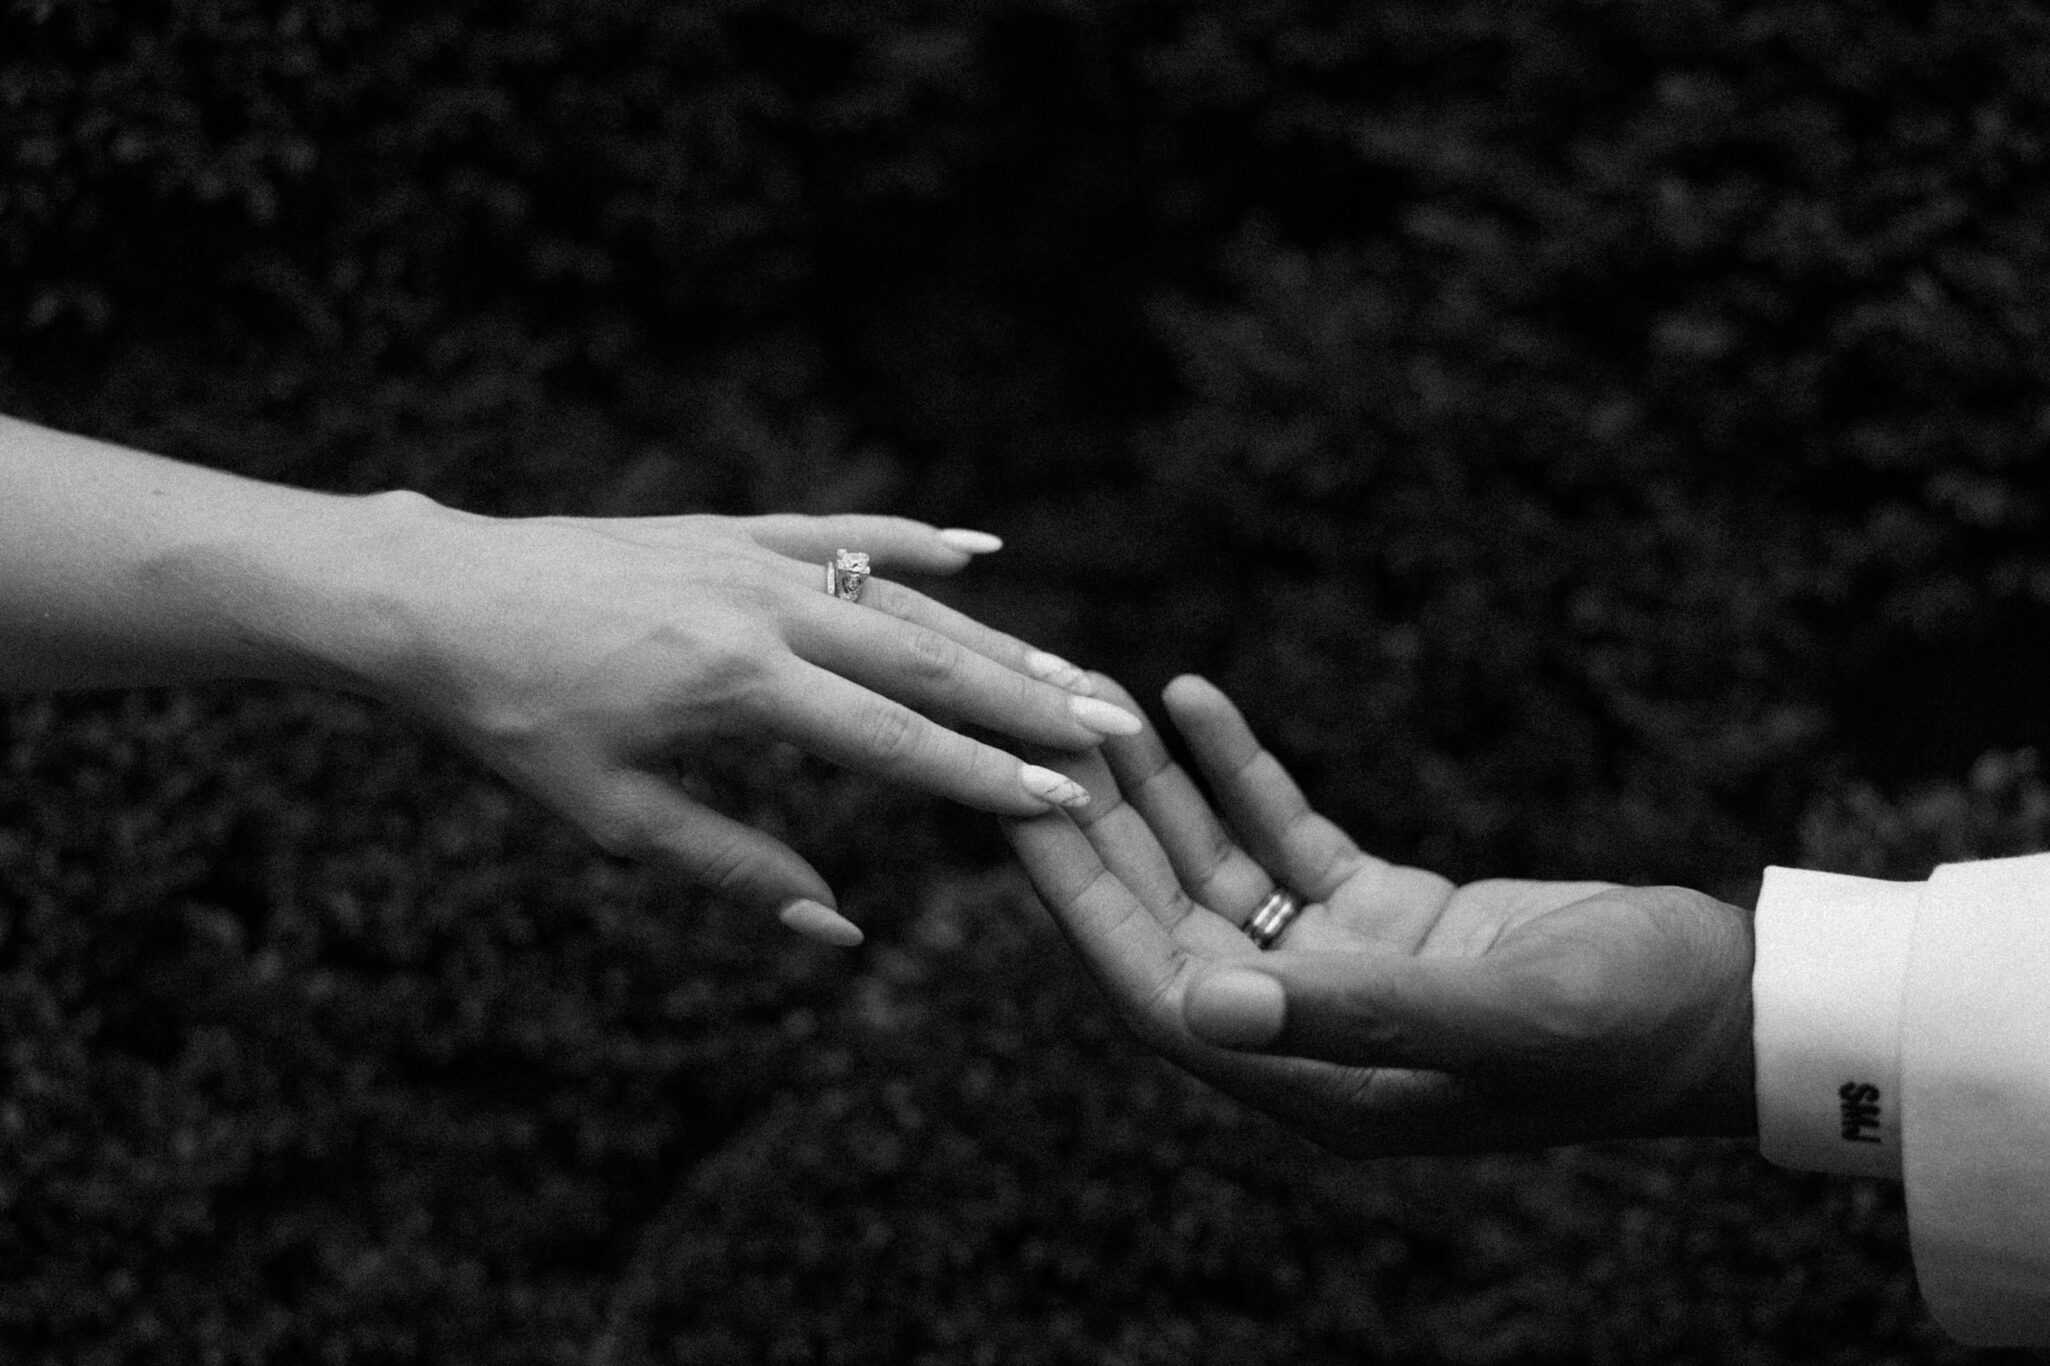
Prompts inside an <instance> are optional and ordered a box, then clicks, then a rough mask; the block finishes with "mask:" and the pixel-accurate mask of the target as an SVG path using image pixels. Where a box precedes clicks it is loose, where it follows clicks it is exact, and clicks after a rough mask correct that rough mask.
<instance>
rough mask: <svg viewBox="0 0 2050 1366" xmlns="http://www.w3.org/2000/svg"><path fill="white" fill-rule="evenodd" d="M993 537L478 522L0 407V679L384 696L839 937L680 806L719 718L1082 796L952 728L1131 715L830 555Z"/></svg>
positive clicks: (1002, 786)
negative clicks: (683, 779) (855, 573)
mask: <svg viewBox="0 0 2050 1366" xmlns="http://www.w3.org/2000/svg"><path fill="white" fill-rule="evenodd" d="M999 544H1000V543H999V542H997V540H996V538H994V537H991V536H988V535H985V534H983V533H981V532H974V531H967V530H961V529H953V530H942V529H939V528H935V527H931V526H927V525H925V524H924V523H921V522H912V521H906V520H903V519H900V518H893V517H866V516H847V517H824V518H813V517H799V516H771V517H754V518H728V517H714V516H682V517H650V518H623V519H595V518H571V517H539V518H523V519H508V518H493V517H481V516H474V515H471V514H468V513H462V512H457V511H454V510H452V509H449V508H445V507H441V506H439V505H438V504H436V503H434V502H432V501H431V500H429V499H426V498H424V497H421V496H419V495H417V494H407V493H388V494H377V495H373V496H370V497H340V496H335V495H327V494H317V493H309V492H306V491H304V490H299V489H290V488H285V487H282V486H279V485H274V484H265V483H262V482H259V481H256V480H250V479H242V478H237V477H235V476H231V475H227V474H223V473H220V472H218V471H214V470H208V469H204V468H201V467H198V466H193V465H187V464H182V463H180V462H177V461H171V460H165V459H161V458H159V457H156V456H151V455H146V454H144V453H142V452H138V451H132V450H127V449H124V448H122V447H118V446H113V445H109V444H108V443H105V442H100V441H94V440H91V439H88V438H84V437H78V436H70V435H67V434H64V433H61V432H53V431H50V430H48V429H47V428H41V427H36V426H33V425H31V424H28V423H23V422H17V421H12V420H9V419H4V418H0V645H4V646H6V647H7V648H5V649H0V689H50V688H75V687H125V686H147V685H157V684H167V683H187V682H205V681H210V680H216V679H229V678H263V679H272V680H277V681H284V682H293V683H307V684H314V685H318V686H326V687H341V688H347V689H350V690H353V691H358V692H362V693H366V694H368V695H370V696H373V697H376V698H379V699H381V700H383V701H386V702H389V703H392V704H394V705H396V706H399V707H402V708H404V709H406V710H408V711H410V712H412V713H414V714H416V715H418V716H420V717H422V718H424V719H426V720H427V721H428V722H430V723H431V724H433V725H436V726H438V727H440V728H441V729H443V730H445V731H447V732H448V733H450V734H451V735H453V736H454V737H455V738H456V739H458V740H459V741H461V742H462V743H463V744H464V745H466V746H467V747H468V748H469V749H470V750H471V751H473V752H474V753H475V754H476V755H477V756H478V757H479V758H481V759H482V760H483V761H484V762H486V763H487V764H489V765H491V766H492V767H493V768H495V769H497V770H498V771H500V772H501V773H503V774H504V775H505V776H506V777H508V778H510V779H511V780H512V781H513V782H515V783H517V784H519V785H520V786H522V787H524V788H526V789H527V790H528V791H530V792H532V793H533V794H535V795H536V796H538V797H540V798H541V799H542V800H543V801H545V802H547V803H548V804H549V805H551V806H552V807H554V808H555V809H556V810H557V811H559V812H561V813H562V814H563V815H565V816H567V817H568V818H569V819H571V820H573V821H575V822H576V823H578V824H579V825H581V826H582V827H583V828H584V829H585V830H587V831H588V832H589V833H590V834H591V835H592V836H593V838H595V839H596V840H597V841H598V842H599V843H600V844H602V845H604V846H605V847H606V848H608V849H611V850H613V851H615V852H618V853H620V854H624V855H629V856H632V857H636V858H642V859H646V860H649V861H651V862H652V863H654V864H657V865H659V866H661V867H663V868H665V869H668V870H669V871H671V872H672V873H674V874H676V875H677V876H679V877H681V878H683V879H686V880H688V881H691V882H694V883H699V884H703V885H706V886H710V887H712V888H715V889H717V890H719V891H721V892H724V893H726V894H728V895H730V896H733V897H735V898H738V899H741V900H745V901H750V902H756V903H759V904H762V905H764V906H768V907H774V908H777V909H778V910H779V912H780V913H781V914H782V916H783V918H784V922H785V923H786V924H788V925H790V926H791V927H792V928H794V929H797V930H799V931H800V932H802V933H807V934H810V935H812V936H813V937H814V938H818V939H821V940H824V941H825V942H828V943H836V944H850V943H855V942H859V940H860V937H861V936H860V931H859V930H858V929H856V928H855V927H854V926H853V925H851V924H849V923H848V922H847V921H846V920H845V919H844V918H842V917H840V916H839V915H838V913H837V911H836V910H835V908H834V899H833V894H832V891H831V889H830V888H828V887H827V886H826V884H825V882H824V881H823V880H822V879H821V878H820V877H819V875H818V873H817V872H816V871H815V870H814V869H813V868H812V867H811V866H810V865H809V864H808V863H806V862H805V861H804V859H803V858H802V857H801V856H800V855H799V854H798V853H797V852H796V851H795V850H793V849H791V848H790V847H789V846H788V845H787V844H785V843H783V842H782V841H781V840H778V839H776V838H774V837H772V836H770V835H769V834H767V833H765V832H763V831H760V830H757V829H754V828H752V827H750V826H748V825H745V824H743V823H741V822H738V821H735V820H732V819H730V818H728V817H725V816H723V815H721V814H719V813H717V812H714V811H711V810H709V809H707V808H705V807H704V806H702V805H701V804H698V803H696V802H693V801H691V800H690V799H689V798H688V797H687V796H686V795H685V794H684V792H683V791H682V790H681V788H680V787H679V785H678V784H677V782H676V781H675V773H676V766H677V765H678V764H687V763H689V762H690V760H691V758H692V756H693V755H694V754H697V753H699V752H701V751H702V750H703V749H704V747H706V746H711V745H717V744H720V743H722V742H724V741H728V740H732V739H735V738H739V737H748V738H755V739H771V740H781V741H787V742H788V743H790V744H792V745H794V746H796V747H798V748H800V749H803V750H806V751H808V752H810V753H812V754H816V755H819V756H821V757H823V758H825V759H828V760H832V761H834V762H837V763H840V764H842V765H845V766H847V767H850V768H854V769H858V770H861V771H863V772H866V773H871V774H874V775H876V776H878V777H882V778H885V779H889V780H892V781H896V782H901V783H905V784H908V785H910V786H913V787H917V788H921V789H923V790H925V791H928V792H932V793H936V794H938V795H941V796H944V797H948V798H951V799H953V800H956V801H960V802H964V803H967V804H969V805H971V806H975V807H978V808H980V809H982V810H986V811H991V812H996V813H998V814H1001V815H1010V816H1025V815H1031V814H1035V813H1038V812H1042V811H1046V810H1048V809H1050V808H1052V807H1055V806H1058V805H1061V804H1069V805H1074V804H1079V803H1082V802H1086V801H1087V794H1086V793H1085V792H1084V791H1083V790H1082V789H1081V788H1080V787H1079V786H1077V785H1076V784H1074V783H1073V782H1072V781H1070V780H1069V779H1067V778H1066V777H1065V776H1063V775H1062V774H1060V773H1057V772H1054V771H1052V770H1050V769H1046V768H1042V767H1040V766H1038V765H1034V764H1027V763H1025V762H1023V761H1021V760H1020V759H1019V758H1017V757H1016V756H1015V755H1013V754H1011V753H1008V752H1006V751H1005V750H1004V749H1002V748H999V747H997V746H996V745H993V744H989V743H985V742H983V741H981V740H978V739H975V738H971V737H970V736H969V735H967V734H965V733H963V732H962V731H961V730H958V729H956V728H955V727H954V724H953V723H954V722H960V723H965V724H969V725H974V726H979V727H981V728H983V729H985V730H986V731H989V732H994V733H995V734H997V735H999V736H1007V737H1010V738H1011V739H1014V740H1017V741H1020V742H1023V743H1025V744H1029V745H1032V746H1034V747H1037V748H1044V749H1048V750H1051V751H1054V752H1057V753H1074V752H1078V751H1081V750H1085V749H1089V748H1091V747H1093V746H1095V745H1096V744H1098V743H1100V742H1101V740H1102V739H1103V737H1104V736H1106V735H1111V734H1119V733H1129V732H1133V731H1136V730H1138V729H1139V727H1140V721H1139V719H1138V718H1137V717H1134V716H1132V715H1130V714H1129V713H1127V712H1125V711H1124V710H1122V709H1120V708H1119V707H1117V706H1115V705H1113V704H1111V703H1109V702H1107V701H1105V700H1104V699H1102V698H1099V697H1094V696H1091V695H1090V693H1091V691H1092V685H1091V684H1090V683H1089V681H1088V680H1087V678H1086V676H1084V675H1083V674H1082V673H1081V672H1080V671H1079V670H1077V669H1075V668H1074V667H1073V666H1072V665H1069V664H1066V663H1064V662H1063V661H1061V660H1059V659H1057V658H1055V657H1053V656H1051V655H1048V654H1045V653H1044V652H1041V651H1036V650H1033V649H1030V648H1029V647H1027V646H1026V645H1025V644H1023V643H1022V642H1020V641H1017V640H1014V639H1012V638H1011V637H1009V636H1007V635H1004V634H1003V633H1001V632H999V631H994V630H991V629H989V628H988V627H985V626H983V625H982V624H981V623H979V622H977V621H974V620H973V619H971V618H969V617H967V616H964V615H962V614H961V613H959V612H956V611H953V610H951V609H949V608H947V607H945V606H943V605H941V604H940V603H938V602H935V601H933V600H932V599H931V598H928V597H926V596H925V595H923V594H920V593H917V592H915V591H913V590H912V589H910V588H908V587H905V586H904V585H902V584H899V583H896V582H893V581H891V580H890V579H888V578H886V577H875V578H871V579H870V580H868V582H867V585H866V589H865V591H864V592H863V593H862V594H861V596H860V600H859V601H858V602H850V601H845V600H842V599H841V598H839V597H837V596H835V595H833V594H831V593H829V592H827V586H826V582H825V577H824V566H825V564H826V562H827V561H828V560H830V559H832V558H833V557H834V556H835V555H836V553H837V552H838V551H839V550H841V549H842V548H845V549H850V550H859V551H864V552H866V553H868V554H869V555H870V556H871V558H872V561H873V563H874V566H875V568H876V569H877V570H906V571H912V572H918V573H933V574H946V573H952V572H954V571H956V570H958V569H960V568H962V567H963V566H964V565H966V564H968V563H970V562H971V561H972V560H973V559H974V558H975V556H977V555H978V554H983V553H987V552H988V551H991V550H994V549H996V548H997V547H998V545H999Z"/></svg>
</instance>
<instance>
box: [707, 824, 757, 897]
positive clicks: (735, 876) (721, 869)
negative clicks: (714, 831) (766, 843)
mask: <svg viewBox="0 0 2050 1366" xmlns="http://www.w3.org/2000/svg"><path fill="white" fill-rule="evenodd" d="M756 871H757V863H756V859H755V857H754V852H753V850H751V849H749V848H748V846H747V842H746V841H745V840H743V839H741V838H740V837H739V836H737V835H726V836H722V837H721V838H719V839H717V840H715V841H713V842H712V844H711V845H710V846H708V847H707V848H706V849H705V850H703V851H702V852H701V853H700V854H699V856H698V857H697V859H696V860H695V866H694V868H693V872H694V873H695V875H696V876H697V878H698V880H699V881H701V882H702V883H704V885H706V886H707V887H710V888H711V889H712V890H713V891H715V892H717V893H719V894H720V895H721V896H725V897H734V898H737V897H739V896H741V895H743V894H744V893H746V892H747V891H748V890H750V889H751V888H752V887H753V886H754V885H755V881H756Z"/></svg>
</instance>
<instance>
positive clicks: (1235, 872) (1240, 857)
mask: <svg viewBox="0 0 2050 1366" xmlns="http://www.w3.org/2000/svg"><path fill="white" fill-rule="evenodd" d="M1094 681H1095V683H1096V687H1097V692H1098V695H1099V696H1102V697H1104V698H1106V699H1108V700H1110V701H1112V702H1115V703H1117V704H1118V705H1119V706H1121V707H1123V708H1125V709H1126V710H1128V711H1131V712H1132V713H1134V714H1135V715H1143V714H1144V713H1143V712H1142V710H1141V708H1140V707H1139V705H1138V704H1137V703H1136V702H1134V701H1133V700H1132V698H1131V696H1130V695H1129V694H1128V693H1126V692H1125V690H1124V689H1123V688H1121V687H1119V686H1118V685H1117V684H1116V683H1115V682H1113V681H1111V680H1110V679H1108V678H1103V677H1101V676H1099V677H1097V678H1096V679H1095V680H1094ZM1103 755H1104V758H1105V759H1107V760H1108V761H1109V763H1110V767H1111V771H1112V772H1113V773H1114V774H1116V775H1117V784H1118V787H1119V788H1120V789H1121V790H1122V791H1123V793H1124V797H1125V800H1127V801H1129V802H1130V803H1131V804H1132V806H1133V807H1135V808H1136V809H1137V810H1138V812H1139V814H1140V815H1141V816H1142V817H1143V818H1144V820H1145V822H1146V824H1147V826H1148V827H1150V828H1151V830H1152V832H1153V834H1154V836H1155V838H1157V839H1158V840H1159V842H1160V846H1161V848H1162V849H1163V850H1164V851H1165V852H1166V855H1167V858H1168V860H1169V861H1170V862H1171V863H1172V865H1173V867H1174V871H1175V875H1176V877H1177V878H1178V879H1179V881H1180V883H1181V885H1182V887H1184V888H1186V889H1187V891H1188V894H1189V896H1190V897H1192V898H1194V899H1195V900H1196V901H1198V902H1200V903H1201V904H1203V905H1204V906H1207V907H1209V908H1210V909H1211V910H1213V911H1215V912H1217V913H1218V914H1219V915H1221V916H1223V917H1224V918H1225V919H1227V920H1229V921H1230V922H1231V923H1232V924H1234V925H1237V924H1242V923H1243V922H1244V921H1245V919H1246V918H1247V916H1249V915H1250V914H1251V913H1252V911H1253V909H1254V908H1255V907H1256V906H1258V905H1259V904H1260V902H1261V901H1262V900H1263V899H1264V898H1265V897H1266V896H1267V894H1268V893H1270V892H1272V891H1273V890H1274V877H1273V876H1272V875H1271V874H1270V873H1269V872H1268V871H1267V870H1266V869H1264V868H1262V867H1261V866H1260V865H1259V864H1258V863H1257V862H1255V861H1254V860H1253V858H1252V856H1251V855H1249V854H1248V853H1246V851H1245V850H1244V849H1241V848H1240V847H1239V845H1238V842H1237V841H1236V840H1234V839H1233V838H1232V836H1231V832H1230V831H1229V830H1227V829H1225V826H1224V823H1223V822H1222V821H1220V820H1218V818H1217V813H1216V812H1214V811H1212V810H1211V809H1210V803H1209V802H1208V801H1206V800H1205V799H1204V797H1203V794H1202V792H1201V791H1199V790H1198V789H1197V787H1196V784H1195V782H1194V780H1193V779H1191V778H1190V777H1189V775H1188V773H1187V772H1185V771H1184V770H1183V769H1182V767H1181V765H1180V764H1177V763H1176V762H1175V761H1174V757H1173V756H1172V755H1170V754H1169V753H1168V750H1167V746H1166V744H1165V743H1163V742H1162V740H1161V738H1160V734H1159V732H1157V731H1155V730H1154V729H1153V728H1152V726H1150V725H1149V726H1147V727H1146V728H1145V729H1143V730H1141V731H1139V732H1138V733H1137V734H1133V735H1129V736H1120V737H1115V738H1113V739H1112V740H1111V741H1110V742H1109V743H1107V744H1106V745H1105V746H1104V749H1103Z"/></svg>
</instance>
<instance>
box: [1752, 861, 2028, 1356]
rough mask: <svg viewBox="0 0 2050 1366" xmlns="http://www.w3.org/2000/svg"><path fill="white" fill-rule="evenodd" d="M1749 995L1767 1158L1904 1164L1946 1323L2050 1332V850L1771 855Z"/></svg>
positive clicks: (1875, 1168)
mask: <svg viewBox="0 0 2050 1366" xmlns="http://www.w3.org/2000/svg"><path fill="white" fill-rule="evenodd" d="M1752 999H1753V1007H1754V1015H1755V1021H1756V1024H1755V1045H1756V1049H1757V1061H1758V1124H1759V1142H1760V1148H1761V1151H1762V1152H1763V1153H1764V1154H1765V1156H1766V1157H1768V1158H1770V1159H1771V1160H1773V1161H1775V1162H1778V1163H1781V1164H1782V1165H1785V1166H1791V1167H1797V1168H1801V1169H1804V1170H1811V1171H1827V1172H1843V1173H1853V1174H1860V1175H1878V1176H1900V1177H1902V1178H1903V1179H1904V1180H1905V1182H1906V1186H1907V1203H1908V1226H1909V1230H1910V1233H1911V1236H1912V1237H1913V1240H1914V1249H1915V1269H1916V1274H1917V1278H1918V1280H1919V1281H1920V1283H1921V1287H1922V1293H1923V1297H1924V1298H1925V1299H1926V1300H1927V1302H1928V1304H1929V1308H1930V1312H1931V1313H1932V1314H1933V1315H1934V1316H1935V1318H1936V1320H1937V1322H1939V1323H1941V1324H1942V1325H1943V1326H1944V1328H1945V1329H1946V1330H1947V1331H1949V1332H1950V1333H1951V1334H1952V1336H1954V1337H1956V1338H1958V1339H1959V1340H1960V1341H1963V1342H1967V1343H1973V1344H1978V1345H1987V1346H1991V1345H2009V1344H2042V1343H2050V854H2036V855H2031V856H2029V857H2026V858H2016V859H1993V860H1987V861H1984V862H1980V863H1963V864H1950V865H1947V866H1945V867H1942V868H1939V869H1937V870H1936V872H1935V874H1934V875H1932V876H1931V877H1930V879H1929V880H1928V881H1927V882H1926V883H1898V882H1880V881H1876V880H1874V879H1870V878H1852V877H1839V876H1835V875H1832V874H1826V873H1809V872H1800V871H1797V870H1793V869H1785V868H1774V869H1771V870H1769V871H1768V872H1767V874H1766V878H1765V884H1764V887H1763V889H1762V890H1761V892H1760V895H1759V901H1758V915H1757V960H1756V966H1755V967H1754V970H1753V977H1752Z"/></svg>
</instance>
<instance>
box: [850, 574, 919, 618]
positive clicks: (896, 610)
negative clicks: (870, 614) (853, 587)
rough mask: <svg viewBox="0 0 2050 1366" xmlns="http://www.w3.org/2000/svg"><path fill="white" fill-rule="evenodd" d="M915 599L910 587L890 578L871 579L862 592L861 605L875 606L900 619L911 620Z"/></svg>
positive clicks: (880, 610) (878, 609)
mask: <svg viewBox="0 0 2050 1366" xmlns="http://www.w3.org/2000/svg"><path fill="white" fill-rule="evenodd" d="M913 600H914V595H913V594H912V592H911V590H910V589H908V588H906V587H904V586H903V585H902V584H899V583H892V582H890V581H889V580H888V579H881V578H873V579H870V580H869V581H868V586H867V587H866V588H864V589H863V590H862V593H861V605H862V606H863V607H873V608H875V609H876V610H877V611H879V612H884V613H887V614H888V615H890V616H893V617H895V618H897V619H898V620H899V621H908V620H910V618H911V615H912V610H913V609H912V606H911V604H912V602H913Z"/></svg>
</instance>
